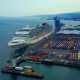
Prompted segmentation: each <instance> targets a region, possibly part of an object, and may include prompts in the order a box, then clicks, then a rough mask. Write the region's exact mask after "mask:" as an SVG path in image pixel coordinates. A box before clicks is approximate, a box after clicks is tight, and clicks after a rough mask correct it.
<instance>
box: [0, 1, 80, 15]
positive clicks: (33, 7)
mask: <svg viewBox="0 0 80 80" xmlns="http://www.w3.org/2000/svg"><path fill="white" fill-rule="evenodd" d="M77 11H80V0H0V16H30V15H38V14H59V13H69V12H77Z"/></svg>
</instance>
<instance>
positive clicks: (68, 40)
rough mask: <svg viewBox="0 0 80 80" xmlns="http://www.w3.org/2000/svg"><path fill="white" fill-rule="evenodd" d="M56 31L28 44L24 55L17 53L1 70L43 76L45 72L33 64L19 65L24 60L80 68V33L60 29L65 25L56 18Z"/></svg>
mask: <svg viewBox="0 0 80 80" xmlns="http://www.w3.org/2000/svg"><path fill="white" fill-rule="evenodd" d="M54 22H55V32H54V33H52V34H51V35H49V36H48V37H45V38H44V39H42V40H40V41H38V42H36V43H34V44H32V45H30V46H28V47H27V48H26V50H25V52H24V54H23V55H19V54H18V53H16V55H15V56H14V58H11V59H9V60H8V61H7V65H6V66H4V67H3V68H2V69H1V71H2V72H4V73H12V74H18V75H24V76H31V77H37V78H43V74H41V73H36V72H34V69H33V68H32V67H31V66H24V67H18V65H19V64H20V63H21V62H23V61H27V62H33V63H39V64H41V63H42V64H49V65H64V66H71V67H78V68H80V34H79V33H77V34H76V33H75V29H74V30H73V33H72V32H71V33H70V32H69V33H66V32H64V31H62V32H63V33H62V32H61V31H60V30H61V27H62V26H63V25H64V24H63V23H61V24H60V20H58V19H57V17H55V18H54Z"/></svg>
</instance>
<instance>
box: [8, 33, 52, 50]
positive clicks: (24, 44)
mask: <svg viewBox="0 0 80 80" xmlns="http://www.w3.org/2000/svg"><path fill="white" fill-rule="evenodd" d="M49 35H51V32H49V33H47V34H45V35H43V36H41V37H39V38H36V39H34V40H32V41H27V42H22V43H15V44H14V43H12V44H11V45H10V42H9V43H8V45H9V46H10V47H12V48H14V49H15V50H17V49H20V48H23V47H26V46H29V45H31V44H34V43H36V42H38V41H40V40H42V39H43V38H45V37H47V36H49Z"/></svg>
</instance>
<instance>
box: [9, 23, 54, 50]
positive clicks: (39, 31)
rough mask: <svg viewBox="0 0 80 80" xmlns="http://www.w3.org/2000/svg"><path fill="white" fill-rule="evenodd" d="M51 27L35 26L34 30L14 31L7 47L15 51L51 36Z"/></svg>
mask: <svg viewBox="0 0 80 80" xmlns="http://www.w3.org/2000/svg"><path fill="white" fill-rule="evenodd" d="M52 31H53V26H52V25H49V24H47V23H42V25H40V26H39V25H37V26H36V27H35V28H29V27H25V28H22V29H19V30H17V31H16V33H15V34H13V35H14V38H13V39H12V40H11V41H9V43H8V45H9V46H10V47H12V48H14V49H15V50H17V49H20V48H23V47H26V46H29V45H31V44H34V43H36V42H38V41H40V40H42V39H43V38H45V37H47V36H49V35H50V34H52Z"/></svg>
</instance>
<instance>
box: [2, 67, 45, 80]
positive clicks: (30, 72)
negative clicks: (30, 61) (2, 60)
mask: <svg viewBox="0 0 80 80" xmlns="http://www.w3.org/2000/svg"><path fill="white" fill-rule="evenodd" d="M1 72H3V73H9V74H17V75H22V76H30V77H35V78H43V74H40V73H36V72H34V69H32V68H31V69H29V68H23V70H16V69H15V68H12V69H8V67H7V66H5V67H3V68H2V69H1Z"/></svg>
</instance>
